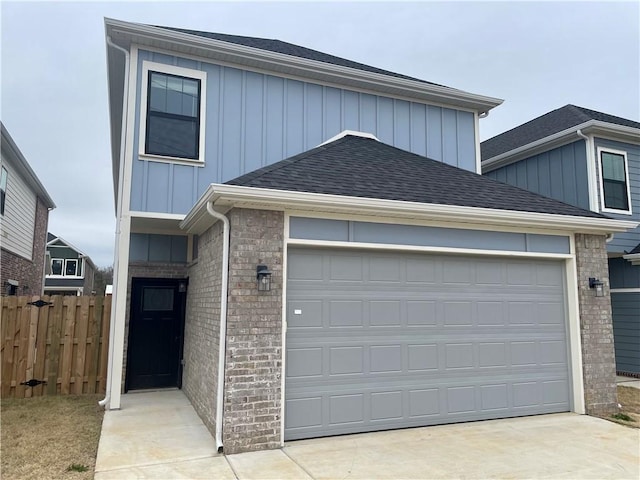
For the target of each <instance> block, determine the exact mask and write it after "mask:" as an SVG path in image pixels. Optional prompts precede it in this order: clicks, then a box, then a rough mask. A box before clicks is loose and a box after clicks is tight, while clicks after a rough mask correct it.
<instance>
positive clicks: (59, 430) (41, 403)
mask: <svg viewBox="0 0 640 480" xmlns="http://www.w3.org/2000/svg"><path fill="white" fill-rule="evenodd" d="M100 398H101V396H99V395H83V396H51V397H46V396H45V397H33V398H25V399H4V400H2V403H1V405H0V411H1V413H2V419H1V421H2V436H1V438H2V462H1V465H2V478H3V479H5V480H11V479H21V480H22V479H44V478H48V479H49V478H50V479H54V478H55V479H70V480H76V479H77V480H86V479H92V478H93V473H94V468H95V462H96V453H97V451H98V440H99V439H100V428H101V426H102V417H103V414H104V412H103V411H102V409H101V408H99V407H98V405H97V402H98V400H100ZM85 467H86V469H85Z"/></svg>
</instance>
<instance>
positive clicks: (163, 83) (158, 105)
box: [149, 72, 167, 112]
mask: <svg viewBox="0 0 640 480" xmlns="http://www.w3.org/2000/svg"><path fill="white" fill-rule="evenodd" d="M150 87H151V88H150V89H149V108H150V109H151V110H154V111H157V112H164V111H166V109H167V77H166V76H165V75H161V74H159V73H154V72H152V73H151V85H150Z"/></svg>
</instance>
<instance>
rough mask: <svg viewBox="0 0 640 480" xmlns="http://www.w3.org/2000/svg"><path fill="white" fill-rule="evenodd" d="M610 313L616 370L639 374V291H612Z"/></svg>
mask: <svg viewBox="0 0 640 480" xmlns="http://www.w3.org/2000/svg"><path fill="white" fill-rule="evenodd" d="M635 268H638V267H635ZM611 313H612V315H613V341H614V344H615V346H616V370H617V371H618V372H621V373H633V374H640V292H612V293H611Z"/></svg>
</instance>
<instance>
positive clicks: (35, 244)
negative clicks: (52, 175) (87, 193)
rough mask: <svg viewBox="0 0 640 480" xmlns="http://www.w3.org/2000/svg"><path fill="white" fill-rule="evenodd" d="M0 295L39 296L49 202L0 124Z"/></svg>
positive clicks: (47, 196)
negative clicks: (0, 135) (0, 151)
mask: <svg viewBox="0 0 640 480" xmlns="http://www.w3.org/2000/svg"><path fill="white" fill-rule="evenodd" d="M0 128H1V130H2V143H1V145H2V161H1V162H0V247H1V253H0V259H1V262H0V294H1V295H41V294H42V288H43V284H44V275H45V246H46V243H47V225H48V223H49V211H50V210H52V209H54V208H55V204H54V203H53V200H52V199H51V197H50V196H49V194H48V193H47V191H46V190H45V188H44V186H43V185H42V183H41V182H40V180H39V179H38V177H37V176H36V174H35V172H34V171H33V169H32V168H31V167H30V166H29V163H28V162H27V160H26V158H25V157H24V155H23V154H22V152H21V151H20V149H19V148H18V146H17V145H16V143H15V142H14V140H13V138H11V135H9V132H8V131H7V129H6V128H5V126H4V124H2V123H1V122H0Z"/></svg>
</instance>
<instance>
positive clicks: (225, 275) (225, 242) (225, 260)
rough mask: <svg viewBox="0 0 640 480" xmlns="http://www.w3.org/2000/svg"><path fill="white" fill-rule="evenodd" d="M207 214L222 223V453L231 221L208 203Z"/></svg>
mask: <svg viewBox="0 0 640 480" xmlns="http://www.w3.org/2000/svg"><path fill="white" fill-rule="evenodd" d="M207 212H208V213H209V215H211V216H212V217H213V218H216V219H218V220H221V221H222V225H223V230H222V285H221V287H220V339H219V342H220V343H219V346H218V393H217V396H216V447H217V449H218V453H222V448H223V445H222V409H223V408H224V373H225V361H226V350H227V295H228V290H229V231H230V226H229V219H228V218H227V217H226V216H225V215H223V214H221V213H218V212H216V211H215V210H214V209H213V202H212V201H209V202H207Z"/></svg>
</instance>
